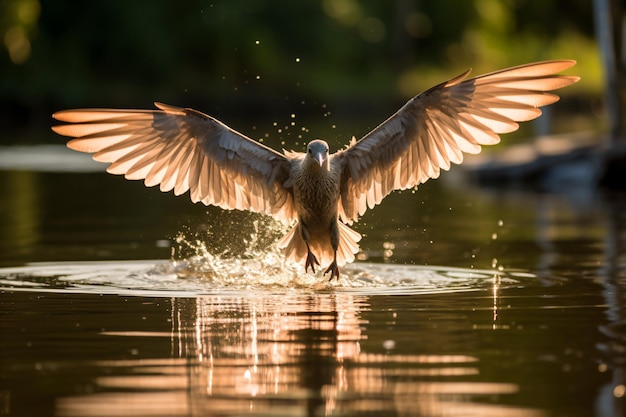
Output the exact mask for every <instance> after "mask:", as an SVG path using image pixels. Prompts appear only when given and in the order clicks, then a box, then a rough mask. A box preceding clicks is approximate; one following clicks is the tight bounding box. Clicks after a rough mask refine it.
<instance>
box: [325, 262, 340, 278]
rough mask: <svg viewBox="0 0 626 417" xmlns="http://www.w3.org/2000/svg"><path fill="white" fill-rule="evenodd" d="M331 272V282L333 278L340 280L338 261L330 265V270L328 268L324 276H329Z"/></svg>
mask: <svg viewBox="0 0 626 417" xmlns="http://www.w3.org/2000/svg"><path fill="white" fill-rule="evenodd" d="M329 272H330V278H329V279H328V280H329V281H332V280H333V278H336V279H337V280H339V267H338V266H337V261H336V260H335V261H333V263H332V264H330V266H329V267H328V268H326V271H324V275H326V274H328V273H329Z"/></svg>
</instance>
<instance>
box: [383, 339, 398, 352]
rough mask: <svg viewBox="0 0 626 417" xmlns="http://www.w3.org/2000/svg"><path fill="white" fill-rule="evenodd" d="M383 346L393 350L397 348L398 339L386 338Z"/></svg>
mask: <svg viewBox="0 0 626 417" xmlns="http://www.w3.org/2000/svg"><path fill="white" fill-rule="evenodd" d="M383 348H384V349H387V350H392V349H395V348H396V341H395V340H385V341H384V342H383Z"/></svg>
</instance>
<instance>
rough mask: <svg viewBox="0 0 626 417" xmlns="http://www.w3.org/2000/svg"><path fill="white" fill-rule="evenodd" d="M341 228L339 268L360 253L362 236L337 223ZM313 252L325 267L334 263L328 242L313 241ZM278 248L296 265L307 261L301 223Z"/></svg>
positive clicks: (338, 256) (285, 237)
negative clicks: (359, 242)
mask: <svg viewBox="0 0 626 417" xmlns="http://www.w3.org/2000/svg"><path fill="white" fill-rule="evenodd" d="M337 224H338V227H339V247H338V248H337V264H338V265H339V266H342V265H345V264H346V263H349V262H352V261H354V255H355V254H356V253H357V252H358V251H359V244H358V243H357V242H358V241H359V240H361V235H360V234H359V233H357V232H355V231H354V230H352V229H350V228H349V227H348V226H346V225H345V224H343V223H342V222H340V221H339V222H337ZM310 246H311V251H312V252H313V254H314V255H315V256H316V257H317V259H318V260H319V262H320V264H321V265H322V266H323V267H325V266H327V265H329V264H330V263H331V262H332V261H333V249H332V247H331V245H330V240H329V241H328V242H320V241H316V240H312V241H311V242H310ZM278 247H279V248H280V249H283V251H284V253H285V258H286V259H287V260H288V261H290V262H294V263H300V262H304V261H305V259H306V255H307V251H306V243H305V242H304V239H302V235H301V233H300V223H298V224H296V225H295V226H294V227H293V228H292V229H291V230H290V231H289V232H288V233H287V234H286V235H285V236H283V237H282V238H281V239H280V240H279V241H278Z"/></svg>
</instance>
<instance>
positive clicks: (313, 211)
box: [293, 167, 339, 222]
mask: <svg viewBox="0 0 626 417" xmlns="http://www.w3.org/2000/svg"><path fill="white" fill-rule="evenodd" d="M294 174H295V175H294V184H293V194H294V202H295V205H296V208H297V211H298V215H299V216H300V218H301V219H302V220H304V221H305V222H316V221H320V222H327V221H330V220H333V219H335V218H336V217H337V202H338V201H339V175H338V173H337V172H336V171H335V170H323V169H320V168H319V167H311V168H310V169H306V167H305V168H303V169H300V170H298V172H296V173H294Z"/></svg>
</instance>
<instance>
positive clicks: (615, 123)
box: [593, 0, 626, 188]
mask: <svg viewBox="0 0 626 417" xmlns="http://www.w3.org/2000/svg"><path fill="white" fill-rule="evenodd" d="M593 14H594V24H595V32H596V38H597V41H598V45H599V46H600V53H601V57H602V66H603V68H604V72H605V77H606V82H605V101H606V108H607V114H608V117H609V123H610V134H609V135H608V140H607V143H606V144H605V152H604V158H603V164H602V165H603V167H602V170H603V172H602V173H601V175H600V182H601V183H602V184H604V185H609V186H613V187H618V188H625V187H626V88H625V87H626V16H624V13H623V10H622V7H621V1H618V0H612V1H611V0H594V2H593ZM616 42H617V43H618V45H619V50H618V49H617V48H616V46H615V43H616ZM616 58H619V59H616Z"/></svg>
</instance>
